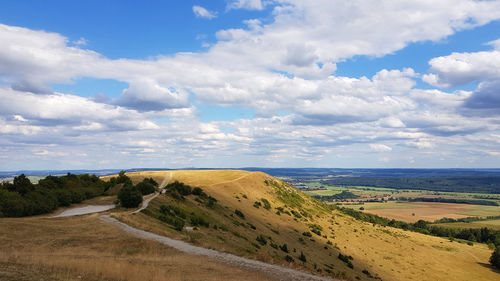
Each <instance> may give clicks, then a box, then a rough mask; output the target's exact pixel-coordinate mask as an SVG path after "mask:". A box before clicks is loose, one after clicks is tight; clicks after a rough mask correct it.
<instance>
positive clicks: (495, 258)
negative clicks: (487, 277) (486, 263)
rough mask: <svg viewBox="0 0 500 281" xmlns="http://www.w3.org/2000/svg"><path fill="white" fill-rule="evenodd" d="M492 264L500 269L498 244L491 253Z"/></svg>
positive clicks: (499, 248)
mask: <svg viewBox="0 0 500 281" xmlns="http://www.w3.org/2000/svg"><path fill="white" fill-rule="evenodd" d="M490 264H491V265H492V266H494V267H496V268H498V269H500V247H499V246H497V247H496V248H495V251H493V254H491V258H490Z"/></svg>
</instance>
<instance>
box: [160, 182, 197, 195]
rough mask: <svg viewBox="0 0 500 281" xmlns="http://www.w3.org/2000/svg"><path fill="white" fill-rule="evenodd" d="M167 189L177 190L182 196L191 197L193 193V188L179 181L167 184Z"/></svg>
mask: <svg viewBox="0 0 500 281" xmlns="http://www.w3.org/2000/svg"><path fill="white" fill-rule="evenodd" d="M165 188H166V189H167V190H169V189H175V190H177V192H179V194H181V195H183V196H187V195H190V194H191V192H192V189H191V186H189V185H186V184H184V183H182V182H178V181H174V182H173V183H169V184H167V186H166V187H165Z"/></svg>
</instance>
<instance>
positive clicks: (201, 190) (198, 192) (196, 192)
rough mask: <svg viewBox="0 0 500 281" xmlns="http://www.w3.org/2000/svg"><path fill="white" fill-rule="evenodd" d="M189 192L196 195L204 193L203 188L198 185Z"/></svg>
mask: <svg viewBox="0 0 500 281" xmlns="http://www.w3.org/2000/svg"><path fill="white" fill-rule="evenodd" d="M191 194H193V195H196V196H204V195H206V194H205V192H204V191H203V189H201V188H199V187H195V188H193V191H192V192H191Z"/></svg>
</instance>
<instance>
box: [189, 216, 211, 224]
mask: <svg viewBox="0 0 500 281" xmlns="http://www.w3.org/2000/svg"><path fill="white" fill-rule="evenodd" d="M189 220H190V222H191V225H192V226H199V225H201V226H204V227H209V226H210V224H209V223H208V221H207V220H205V218H203V217H202V216H199V215H196V214H191V217H190V218H189Z"/></svg>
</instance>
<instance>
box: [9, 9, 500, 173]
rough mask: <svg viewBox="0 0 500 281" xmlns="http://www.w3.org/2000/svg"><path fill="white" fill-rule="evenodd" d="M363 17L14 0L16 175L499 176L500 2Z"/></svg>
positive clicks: (366, 12) (12, 142) (365, 12)
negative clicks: (284, 170)
mask: <svg viewBox="0 0 500 281" xmlns="http://www.w3.org/2000/svg"><path fill="white" fill-rule="evenodd" d="M351 4H352V5H347V3H345V1H333V2H332V1H327V0H316V1H301V0H283V1H274V0H269V1H260V0H225V1H147V2H146V3H141V2H137V1H82V2H76V1H3V2H2V3H1V4H0V40H1V41H2V42H4V43H3V44H2V45H1V46H0V99H1V100H2V102H1V105H0V169H1V170H15V169H46V168H64V169H67V168H129V167H165V168H178V167H192V166H197V167H243V166H263V167H368V168H370V167H414V168H432V167H452V168H454V167H499V165H500V125H499V124H500V122H499V121H500V118H499V115H500V93H499V92H500V71H499V70H498V69H500V51H499V50H500V21H499V19H500V2H499V1H472V0H460V1H451V0H450V1H441V2H439V3H434V4H433V3H426V2H422V1H400V2H398V3H394V2H392V1H381V2H380V3H367V2H364V1H359V2H357V1H356V2H353V3H351ZM372 5H375V6H372ZM374 11H375V12H374ZM19 155H21V157H18V156H19ZM2 159H9V161H4V160H2ZM12 159H15V160H12Z"/></svg>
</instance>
